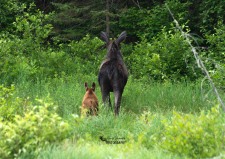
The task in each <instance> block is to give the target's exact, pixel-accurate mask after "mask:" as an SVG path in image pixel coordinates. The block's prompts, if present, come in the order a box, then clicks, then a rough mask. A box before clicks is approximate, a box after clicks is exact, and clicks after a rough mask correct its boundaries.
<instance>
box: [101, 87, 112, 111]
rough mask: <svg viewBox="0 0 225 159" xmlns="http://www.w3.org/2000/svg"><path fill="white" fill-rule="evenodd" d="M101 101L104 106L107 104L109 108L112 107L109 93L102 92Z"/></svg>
mask: <svg viewBox="0 0 225 159" xmlns="http://www.w3.org/2000/svg"><path fill="white" fill-rule="evenodd" d="M102 101H103V103H104V105H106V104H108V106H109V107H110V108H111V107H112V104H111V100H110V92H109V91H102Z"/></svg>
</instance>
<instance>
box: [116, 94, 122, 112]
mask: <svg viewBox="0 0 225 159" xmlns="http://www.w3.org/2000/svg"><path fill="white" fill-rule="evenodd" d="M114 96H115V108H114V111H115V115H116V116H118V115H119V111H120V103H121V98H122V92H121V91H119V90H115V91H114Z"/></svg>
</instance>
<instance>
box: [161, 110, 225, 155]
mask: <svg viewBox="0 0 225 159" xmlns="http://www.w3.org/2000/svg"><path fill="white" fill-rule="evenodd" d="M221 113H222V112H220V111H219V108H218V107H213V108H212V109H211V111H209V112H207V113H206V112H203V111H202V112H201V114H200V115H199V116H196V115H192V114H183V113H177V112H174V113H173V116H172V118H171V121H170V120H165V121H164V123H163V125H164V130H163V133H162V136H160V138H161V139H160V140H161V143H160V145H161V147H162V148H164V149H166V150H169V151H172V152H174V153H179V154H186V155H188V156H190V157H192V158H206V157H214V156H216V155H219V154H220V152H221V151H222V150H223V143H224V139H225V138H224V134H223V133H224V130H225V129H224V125H223V123H224V119H223V118H224V115H223V114H221Z"/></svg>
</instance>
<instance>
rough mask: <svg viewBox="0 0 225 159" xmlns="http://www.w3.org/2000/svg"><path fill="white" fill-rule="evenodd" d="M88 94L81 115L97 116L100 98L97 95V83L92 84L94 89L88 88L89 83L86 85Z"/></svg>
mask: <svg viewBox="0 0 225 159" xmlns="http://www.w3.org/2000/svg"><path fill="white" fill-rule="evenodd" d="M84 86H85V89H86V93H85V95H84V97H83V101H82V107H81V115H82V116H83V115H84V116H86V115H87V114H89V115H97V112H98V98H97V96H96V95H95V92H94V91H95V83H94V82H93V83H92V87H91V88H88V84H87V82H85V83H84Z"/></svg>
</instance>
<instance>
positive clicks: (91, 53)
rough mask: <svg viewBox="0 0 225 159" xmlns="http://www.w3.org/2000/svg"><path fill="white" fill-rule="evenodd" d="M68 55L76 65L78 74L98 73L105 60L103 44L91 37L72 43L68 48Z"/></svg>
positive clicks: (87, 36)
mask: <svg viewBox="0 0 225 159" xmlns="http://www.w3.org/2000/svg"><path fill="white" fill-rule="evenodd" d="M67 49H68V50H67V51H66V52H67V53H68V54H69V55H70V57H71V58H72V60H73V62H74V64H75V65H76V68H77V72H80V73H97V71H98V67H99V65H100V63H101V61H102V59H103V56H104V55H105V54H106V53H104V52H105V51H104V49H103V42H102V41H101V40H100V39H99V38H97V37H95V38H91V37H90V36H89V35H86V36H85V37H83V38H82V39H81V40H80V41H71V43H69V44H68V47H67Z"/></svg>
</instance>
